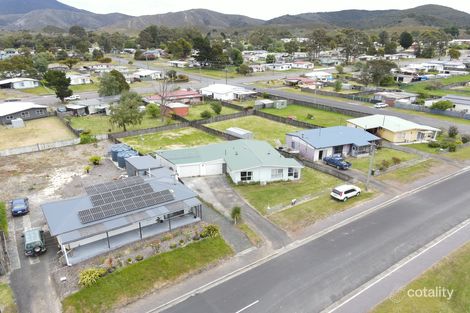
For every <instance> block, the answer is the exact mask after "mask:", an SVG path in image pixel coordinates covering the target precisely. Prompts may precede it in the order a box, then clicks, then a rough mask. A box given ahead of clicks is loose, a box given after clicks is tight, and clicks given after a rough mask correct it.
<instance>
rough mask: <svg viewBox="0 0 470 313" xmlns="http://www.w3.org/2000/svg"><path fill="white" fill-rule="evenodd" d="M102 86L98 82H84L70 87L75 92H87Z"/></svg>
mask: <svg viewBox="0 0 470 313" xmlns="http://www.w3.org/2000/svg"><path fill="white" fill-rule="evenodd" d="M99 88H100V85H99V84H97V83H94V84H83V85H75V86H70V89H72V90H73V93H74V94H75V93H80V92H87V91H97V90H98V89H99Z"/></svg>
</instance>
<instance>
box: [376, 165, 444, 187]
mask: <svg viewBox="0 0 470 313" xmlns="http://www.w3.org/2000/svg"><path fill="white" fill-rule="evenodd" d="M440 164H441V162H439V161H437V160H426V161H423V162H420V163H418V164H415V165H411V166H408V167H404V168H399V169H397V170H394V171H392V172H389V173H385V174H383V175H380V176H378V177H377V178H378V179H380V180H384V181H395V182H399V183H409V182H413V181H416V180H418V179H420V178H423V177H425V176H427V175H429V174H430V173H431V172H432V169H433V168H435V167H436V166H439V165H440Z"/></svg>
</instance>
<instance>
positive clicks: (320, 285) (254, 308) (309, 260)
mask: <svg viewBox="0 0 470 313" xmlns="http://www.w3.org/2000/svg"><path fill="white" fill-rule="evenodd" d="M469 179H470V173H469V172H466V173H464V174H461V175H458V176H455V177H453V178H451V179H449V180H447V181H445V182H441V183H438V184H436V185H433V186H431V187H429V188H427V189H424V190H422V191H419V192H417V193H415V194H412V195H410V196H407V197H405V198H403V199H401V200H399V201H397V202H394V203H392V204H390V205H388V206H386V207H384V208H382V209H380V210H377V211H375V212H373V213H371V214H369V215H366V216H364V217H363V218H360V219H358V220H356V221H354V222H352V223H350V224H347V225H345V226H343V227H341V228H338V229H336V230H334V231H332V232H330V233H328V234H326V235H325V236H322V237H320V238H318V239H316V240H314V241H311V242H309V243H307V244H305V245H303V246H300V247H299V248H296V249H294V250H292V251H290V252H289V253H287V254H283V255H281V256H279V257H277V258H274V259H272V260H271V261H269V262H266V263H264V264H263V265H261V266H258V267H255V268H254V269H252V270H250V271H248V272H245V273H244V274H241V275H239V276H237V277H235V278H233V279H231V280H228V281H226V282H225V283H222V284H220V285H218V286H217V287H216V288H212V289H209V290H208V291H206V292H203V293H201V294H197V295H195V296H193V297H191V298H189V299H187V300H186V301H184V302H181V303H179V304H177V305H176V306H174V307H172V308H170V309H168V310H167V311H166V312H194V313H198V312H201V313H202V312H204V313H210V312H214V313H215V312H217V313H219V312H241V311H240V310H243V312H318V311H321V310H322V309H324V308H325V307H328V306H329V305H331V304H332V303H334V302H335V301H337V300H339V299H340V298H342V297H343V296H345V295H346V294H348V293H349V292H351V291H353V290H355V289H356V288H358V287H359V286H361V285H362V284H364V283H366V282H367V281H369V280H370V279H372V278H374V277H375V276H377V275H378V274H380V273H382V272H383V271H385V270H387V269H388V268H389V267H390V266H392V265H393V264H395V263H397V262H398V261H400V260H401V259H403V258H405V257H406V256H408V255H410V254H411V253H413V252H414V251H416V250H418V249H419V248H421V247H422V246H424V245H426V244H427V243H428V242H430V241H432V240H434V239H435V238H436V237H438V236H440V235H441V234H443V233H444V232H446V231H448V230H449V229H451V228H453V227H454V226H456V225H458V224H459V223H461V222H462V221H465V220H466V219H468V218H470V211H469V210H468V206H467V203H468V201H469V200H470V195H469V194H468V192H467V189H468V188H467V185H468V181H469Z"/></svg>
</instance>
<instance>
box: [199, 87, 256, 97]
mask: <svg viewBox="0 0 470 313" xmlns="http://www.w3.org/2000/svg"><path fill="white" fill-rule="evenodd" d="M201 93H202V94H203V95H204V96H207V97H211V98H213V99H216V100H226V101H230V100H235V99H243V98H245V97H246V96H250V95H254V94H256V92H255V91H250V90H247V89H245V88H243V87H238V86H232V85H223V84H213V85H209V86H207V87H204V88H201Z"/></svg>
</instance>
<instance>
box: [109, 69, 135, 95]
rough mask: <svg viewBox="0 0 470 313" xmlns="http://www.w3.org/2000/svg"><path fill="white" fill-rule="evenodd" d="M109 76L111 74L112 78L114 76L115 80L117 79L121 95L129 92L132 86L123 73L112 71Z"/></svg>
mask: <svg viewBox="0 0 470 313" xmlns="http://www.w3.org/2000/svg"><path fill="white" fill-rule="evenodd" d="M109 74H111V75H112V76H114V78H116V80H117V82H118V85H119V90H120V92H119V93H121V92H123V91H128V90H129V89H130V86H129V84H128V83H127V81H126V78H125V77H124V75H122V73H121V72H119V71H117V70H112V71H111V72H109Z"/></svg>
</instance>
